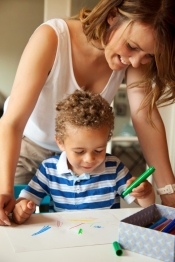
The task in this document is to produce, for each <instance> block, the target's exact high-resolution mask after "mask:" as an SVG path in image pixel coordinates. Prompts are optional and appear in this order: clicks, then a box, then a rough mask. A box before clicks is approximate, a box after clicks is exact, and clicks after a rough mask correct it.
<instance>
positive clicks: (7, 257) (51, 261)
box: [0, 208, 160, 262]
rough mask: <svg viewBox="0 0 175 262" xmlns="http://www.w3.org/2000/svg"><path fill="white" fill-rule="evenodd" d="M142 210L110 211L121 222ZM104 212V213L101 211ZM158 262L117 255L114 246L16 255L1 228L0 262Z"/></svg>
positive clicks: (126, 252) (141, 257)
mask: <svg viewBox="0 0 175 262" xmlns="http://www.w3.org/2000/svg"><path fill="white" fill-rule="evenodd" d="M140 209H141V208H123V209H113V210H110V213H111V214H114V215H115V216H116V217H117V218H118V219H119V220H121V219H123V218H125V217H127V216H130V215H131V214H133V213H135V212H138V211H139V210H140ZM100 212H103V211H100ZM24 261H25V262H62V261H64V262H91V261H94V262H116V261H120V262H127V261H128V262H137V261H138V262H140V261H142V262H148V261H149V262H156V261H160V260H157V259H154V258H150V257H147V256H143V255H140V254H137V253H134V252H131V251H127V250H123V255H122V256H120V257H118V256H116V255H115V252H114V249H113V246H112V244H105V245H95V246H84V247H72V248H61V249H52V250H40V251H30V252H21V253H15V252H14V251H13V248H12V246H11V244H10V241H9V239H8V237H7V234H6V231H5V229H4V227H0V262H24Z"/></svg>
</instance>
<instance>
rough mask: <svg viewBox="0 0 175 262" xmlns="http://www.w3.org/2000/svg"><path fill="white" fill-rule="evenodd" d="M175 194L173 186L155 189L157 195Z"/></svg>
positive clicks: (174, 185) (174, 186)
mask: <svg viewBox="0 0 175 262" xmlns="http://www.w3.org/2000/svg"><path fill="white" fill-rule="evenodd" d="M174 192H175V184H172V185H171V184H170V185H166V186H165V187H162V188H157V194H158V195H166V194H173V193H174Z"/></svg>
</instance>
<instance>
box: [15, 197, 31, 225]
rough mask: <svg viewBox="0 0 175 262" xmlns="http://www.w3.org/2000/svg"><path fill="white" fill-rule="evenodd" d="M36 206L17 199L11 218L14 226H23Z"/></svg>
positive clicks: (27, 201)
mask: <svg viewBox="0 0 175 262" xmlns="http://www.w3.org/2000/svg"><path fill="white" fill-rule="evenodd" d="M35 208H36V205H35V203H34V202H33V201H31V200H28V199H24V198H18V199H17V201H16V205H15V208H14V210H13V214H12V218H13V221H14V222H15V223H16V224H23V223H24V222H25V221H26V220H27V219H28V218H29V217H30V216H31V214H32V213H33V212H34V211H35Z"/></svg>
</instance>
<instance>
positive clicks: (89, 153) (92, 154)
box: [13, 90, 155, 224]
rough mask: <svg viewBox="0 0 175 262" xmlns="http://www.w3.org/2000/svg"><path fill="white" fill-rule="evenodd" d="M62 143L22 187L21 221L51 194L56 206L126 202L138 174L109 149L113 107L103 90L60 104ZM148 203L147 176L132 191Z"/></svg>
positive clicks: (132, 196) (18, 209) (76, 95)
mask: <svg viewBox="0 0 175 262" xmlns="http://www.w3.org/2000/svg"><path fill="white" fill-rule="evenodd" d="M56 109H57V116H56V135H55V139H56V143H57V145H58V146H59V148H60V149H61V150H62V151H63V152H62V154H61V155H60V156H53V157H50V158H48V159H46V160H44V161H43V162H42V164H41V165H40V167H39V169H38V171H37V172H36V175H35V176H34V177H33V179H32V180H31V181H30V182H29V184H28V186H27V187H26V188H25V189H24V190H22V192H21V194H20V196H19V199H18V200H17V203H16V206H15V208H14V211H13V219H14V221H15V222H16V223H18V224H21V223H23V222H24V221H25V220H26V219H28V218H29V217H30V215H31V214H32V213H33V211H34V210H35V205H39V204H40V202H41V200H42V199H43V198H44V196H46V195H50V196H51V203H50V211H55V212H57V211H68V210H69V211H75V210H82V209H83V210H88V209H104V208H120V195H121V194H122V192H123V191H124V190H125V188H126V187H127V186H128V185H129V184H130V183H132V182H133V181H134V180H135V179H136V178H134V177H132V176H131V174H130V173H129V171H128V169H127V168H126V167H125V166H124V165H123V164H122V163H121V161H120V160H119V159H118V158H117V157H115V156H111V155H109V154H106V146H107V142H108V140H109V139H110V138H111V136H112V130H113V128H114V114H113V111H112V107H110V105H109V104H108V102H106V100H104V99H103V98H102V97H101V96H100V95H98V94H92V93H90V92H84V91H78V90H77V91H75V92H74V93H73V94H71V95H69V96H67V97H66V98H65V99H64V100H62V101H61V102H59V103H58V104H57V106H56ZM134 199H135V201H136V202H137V203H138V204H139V205H140V206H142V207H146V206H148V205H151V204H153V203H154V202H155V195H154V191H153V188H152V186H151V184H150V183H149V182H148V181H145V182H143V183H141V184H140V186H138V187H137V188H135V189H133V191H132V193H131V194H130V195H128V196H127V197H126V199H125V200H126V201H127V202H128V203H130V202H132V201H133V200H134Z"/></svg>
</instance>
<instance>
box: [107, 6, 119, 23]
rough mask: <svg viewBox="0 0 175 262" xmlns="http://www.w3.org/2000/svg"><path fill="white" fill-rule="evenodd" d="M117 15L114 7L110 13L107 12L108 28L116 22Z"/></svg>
mask: <svg viewBox="0 0 175 262" xmlns="http://www.w3.org/2000/svg"><path fill="white" fill-rule="evenodd" d="M117 14H118V10H117V8H116V7H114V8H112V9H111V11H110V12H109V14H108V19H107V21H108V24H109V25H110V26H111V25H113V24H114V22H116V20H117Z"/></svg>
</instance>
